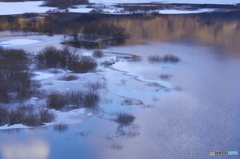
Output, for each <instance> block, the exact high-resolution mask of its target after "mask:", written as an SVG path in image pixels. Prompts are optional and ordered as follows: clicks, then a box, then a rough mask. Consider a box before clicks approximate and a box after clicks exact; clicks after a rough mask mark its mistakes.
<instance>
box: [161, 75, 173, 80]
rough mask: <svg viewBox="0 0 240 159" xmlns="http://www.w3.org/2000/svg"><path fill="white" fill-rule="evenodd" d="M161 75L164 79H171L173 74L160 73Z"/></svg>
mask: <svg viewBox="0 0 240 159" xmlns="http://www.w3.org/2000/svg"><path fill="white" fill-rule="evenodd" d="M159 77H160V78H161V79H162V80H169V79H170V78H171V77H172V75H168V74H162V75H160V76H159Z"/></svg>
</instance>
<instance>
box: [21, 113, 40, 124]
mask: <svg viewBox="0 0 240 159" xmlns="http://www.w3.org/2000/svg"><path fill="white" fill-rule="evenodd" d="M24 124H25V125H27V126H40V125H42V123H41V120H40V119H39V116H38V114H30V115H26V116H25V120H24Z"/></svg>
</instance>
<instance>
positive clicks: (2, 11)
mask: <svg viewBox="0 0 240 159" xmlns="http://www.w3.org/2000/svg"><path fill="white" fill-rule="evenodd" d="M42 2H43V1H36V2H0V15H11V14H23V13H45V12H46V11H48V10H51V9H55V8H54V7H40V5H41V4H42Z"/></svg>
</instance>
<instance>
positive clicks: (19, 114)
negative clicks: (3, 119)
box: [8, 110, 24, 125]
mask: <svg viewBox="0 0 240 159" xmlns="http://www.w3.org/2000/svg"><path fill="white" fill-rule="evenodd" d="M23 117H24V111H18V110H11V111H9V112H8V118H9V124H10V125H14V124H19V123H22V122H23V121H24V119H23Z"/></svg>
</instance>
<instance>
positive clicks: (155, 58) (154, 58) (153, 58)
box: [148, 54, 180, 63]
mask: <svg viewBox="0 0 240 159" xmlns="http://www.w3.org/2000/svg"><path fill="white" fill-rule="evenodd" d="M148 61H149V62H150V63H160V62H164V63H177V62H179V61H180V58H179V57H177V56H175V55H171V54H168V55H164V56H163V57H161V56H159V55H150V56H148Z"/></svg>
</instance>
